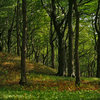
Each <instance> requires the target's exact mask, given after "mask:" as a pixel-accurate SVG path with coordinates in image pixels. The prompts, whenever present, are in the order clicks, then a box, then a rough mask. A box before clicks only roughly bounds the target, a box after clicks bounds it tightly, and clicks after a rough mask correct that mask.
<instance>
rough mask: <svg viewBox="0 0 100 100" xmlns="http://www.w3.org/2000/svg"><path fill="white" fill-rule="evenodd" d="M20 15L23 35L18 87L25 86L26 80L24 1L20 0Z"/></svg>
mask: <svg viewBox="0 0 100 100" xmlns="http://www.w3.org/2000/svg"><path fill="white" fill-rule="evenodd" d="M22 14H23V34H22V48H21V80H20V82H19V84H20V85H25V84H26V82H27V80H26V68H25V67H26V62H25V46H26V31H27V27H26V0H22Z"/></svg>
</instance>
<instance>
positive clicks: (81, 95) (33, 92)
mask: <svg viewBox="0 0 100 100" xmlns="http://www.w3.org/2000/svg"><path fill="white" fill-rule="evenodd" d="M26 71H27V73H26V75H27V85H25V86H20V85H19V80H20V57H17V56H14V55H11V54H6V53H0V100H100V79H99V78H81V85H80V87H76V86H75V79H74V78H68V77H59V76H55V74H56V70H54V69H52V68H50V67H47V66H44V65H42V64H40V63H38V64H36V63H35V64H33V63H32V62H30V61H29V60H26Z"/></svg>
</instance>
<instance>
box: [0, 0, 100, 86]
mask: <svg viewBox="0 0 100 100" xmlns="http://www.w3.org/2000/svg"><path fill="white" fill-rule="evenodd" d="M0 51H1V52H5V53H8V54H14V55H15V56H21V79H20V81H19V83H20V84H21V85H25V84H26V83H27V75H26V63H25V59H28V60H30V61H31V62H32V63H42V64H43V65H46V66H47V67H51V68H53V69H56V70H57V73H56V75H58V76H66V77H75V78H76V82H75V83H76V85H80V77H98V78H100V0H22V1H21V0H0ZM1 59H2V58H1Z"/></svg>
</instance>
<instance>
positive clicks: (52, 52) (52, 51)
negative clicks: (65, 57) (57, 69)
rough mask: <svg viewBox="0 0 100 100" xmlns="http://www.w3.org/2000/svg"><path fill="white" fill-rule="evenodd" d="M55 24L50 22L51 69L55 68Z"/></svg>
mask: <svg viewBox="0 0 100 100" xmlns="http://www.w3.org/2000/svg"><path fill="white" fill-rule="evenodd" d="M52 26H53V22H52V19H51V21H50V46H51V67H52V68H54V44H53V35H54V34H53V29H52Z"/></svg>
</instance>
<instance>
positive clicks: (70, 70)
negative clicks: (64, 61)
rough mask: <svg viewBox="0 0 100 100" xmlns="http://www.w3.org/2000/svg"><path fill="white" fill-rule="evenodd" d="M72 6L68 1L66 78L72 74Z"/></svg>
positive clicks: (70, 0) (70, 1) (71, 2)
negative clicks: (67, 60)
mask: <svg viewBox="0 0 100 100" xmlns="http://www.w3.org/2000/svg"><path fill="white" fill-rule="evenodd" d="M72 6H73V1H72V0H69V13H68V34H69V62H68V77H71V75H72V73H73V31H72Z"/></svg>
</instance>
